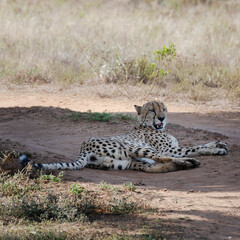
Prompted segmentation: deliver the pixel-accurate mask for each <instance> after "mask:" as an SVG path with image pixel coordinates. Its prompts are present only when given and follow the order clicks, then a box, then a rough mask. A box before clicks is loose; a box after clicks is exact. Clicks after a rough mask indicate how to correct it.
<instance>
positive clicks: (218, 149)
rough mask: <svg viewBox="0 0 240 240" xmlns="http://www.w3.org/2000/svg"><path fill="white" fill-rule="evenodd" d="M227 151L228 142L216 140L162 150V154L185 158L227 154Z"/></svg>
mask: <svg viewBox="0 0 240 240" xmlns="http://www.w3.org/2000/svg"><path fill="white" fill-rule="evenodd" d="M227 152H228V148H227V144H226V143H224V142H221V141H215V142H210V143H207V144H204V145H198V146H194V147H175V148H171V149H168V150H167V151H165V152H162V154H163V155H165V156H170V157H175V158H183V157H198V156H207V155H226V154H227Z"/></svg>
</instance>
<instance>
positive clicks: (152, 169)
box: [129, 158, 200, 173]
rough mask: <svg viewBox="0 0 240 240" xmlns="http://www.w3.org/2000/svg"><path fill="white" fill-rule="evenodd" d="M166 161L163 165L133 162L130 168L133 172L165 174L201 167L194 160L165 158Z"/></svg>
mask: <svg viewBox="0 0 240 240" xmlns="http://www.w3.org/2000/svg"><path fill="white" fill-rule="evenodd" d="M164 160H166V161H164ZM164 160H162V162H161V163H153V164H150V163H147V162H141V161H138V160H132V163H131V165H130V167H129V168H130V169H132V170H140V171H144V172H148V173H164V172H173V171H178V170H186V169H191V168H195V167H198V166H199V165H200V162H199V161H198V160H196V159H193V158H164ZM159 162H160V161H159Z"/></svg>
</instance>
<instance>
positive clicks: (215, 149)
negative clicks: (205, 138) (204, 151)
mask: <svg viewBox="0 0 240 240" xmlns="http://www.w3.org/2000/svg"><path fill="white" fill-rule="evenodd" d="M205 146H206V147H208V148H210V149H212V153H213V155H226V154H227V152H228V146H227V144H226V143H224V142H221V141H215V142H210V143H208V144H206V145H205Z"/></svg>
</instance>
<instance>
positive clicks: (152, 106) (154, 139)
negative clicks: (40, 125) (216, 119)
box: [34, 101, 227, 173]
mask: <svg viewBox="0 0 240 240" xmlns="http://www.w3.org/2000/svg"><path fill="white" fill-rule="evenodd" d="M134 107H135V109H136V111H137V115H138V121H139V126H138V127H136V128H135V129H133V130H132V131H131V132H130V133H128V134H125V135H120V136H114V137H105V138H104V137H99V138H90V139H89V140H87V141H85V142H83V143H82V145H81V149H80V153H79V155H78V157H77V160H76V161H75V162H71V163H50V164H35V165H34V166H35V168H37V169H39V168H40V169H51V170H54V169H61V170H66V169H82V168H84V167H90V168H96V169H106V170H125V169H132V170H141V171H145V172H158V173H160V172H170V171H176V170H181V169H190V168H194V167H197V166H198V165H199V164H200V162H199V161H198V160H196V159H194V158H193V157H197V156H202V155H225V154H227V145H226V144H225V143H223V142H220V141H216V142H210V143H207V144H204V145H198V146H194V147H179V146H178V141H177V139H176V138H175V137H173V136H172V135H169V134H167V133H166V132H165V131H164V130H163V129H164V127H165V126H166V123H167V108H166V106H165V105H164V104H163V103H162V102H159V101H153V102H148V103H146V104H144V105H143V106H136V105H135V106H134Z"/></svg>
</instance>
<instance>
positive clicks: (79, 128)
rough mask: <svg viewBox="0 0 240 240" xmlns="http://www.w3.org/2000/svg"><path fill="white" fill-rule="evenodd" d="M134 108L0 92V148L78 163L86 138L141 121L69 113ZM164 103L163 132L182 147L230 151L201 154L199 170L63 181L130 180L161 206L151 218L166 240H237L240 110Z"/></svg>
mask: <svg viewBox="0 0 240 240" xmlns="http://www.w3.org/2000/svg"><path fill="white" fill-rule="evenodd" d="M140 103H141V102H137V103H136V104H140ZM133 104H135V102H132V101H129V100H127V99H121V98H113V99H110V98H107V99H106V98H100V97H98V96H94V97H91V98H90V96H87V94H85V95H84V96H78V95H75V96H72V95H71V94H69V93H67V94H65V93H64V94H63V93H54V94H49V93H45V94H42V93H29V92H28V93H25V94H23V93H21V94H19V93H17V92H9V93H8V94H4V95H3V94H2V95H1V96H0V148H1V149H4V148H5V149H6V148H8V149H15V150H19V151H29V152H31V153H34V154H33V158H34V159H35V160H36V161H39V162H56V161H73V160H74V159H75V157H76V155H77V154H78V151H79V147H80V145H81V142H82V141H84V140H85V139H87V138H89V137H93V136H111V135H116V134H120V133H125V132H128V131H129V130H131V129H132V128H133V127H134V125H135V124H136V122H133V121H130V120H128V121H119V122H116V123H114V122H110V123H100V122H89V121H86V120H79V121H77V122H73V121H72V120H71V118H70V112H69V109H71V110H74V111H86V110H88V109H91V110H92V111H100V112H101V111H104V110H107V111H108V112H133V111H134V108H133ZM167 106H168V109H169V122H170V123H169V124H168V127H167V130H166V131H167V132H169V133H171V134H173V135H174V136H175V137H177V138H178V140H179V142H180V145H196V144H201V143H207V142H210V141H213V140H222V141H224V142H226V143H228V144H229V154H228V155H226V156H210V157H201V158H199V160H200V161H201V166H200V167H199V168H197V169H193V170H188V171H178V172H172V173H165V174H147V173H144V172H135V171H102V170H93V169H83V170H81V171H66V172H65V179H66V180H68V181H78V182H80V183H81V184H82V185H84V186H88V187H90V188H91V187H94V186H95V185H96V184H98V183H99V182H100V181H103V180H104V181H105V182H108V183H110V184H113V185H122V184H123V183H124V182H132V183H133V184H135V185H136V186H137V191H138V193H139V194H138V195H137V196H138V198H139V199H141V200H146V201H148V202H149V203H150V205H151V206H152V207H156V208H158V214H157V215H156V216H152V217H155V218H156V219H158V220H159V219H160V220H163V221H166V222H168V223H169V225H167V226H166V227H169V226H170V225H171V226H172V227H171V229H170V230H171V232H172V235H169V239H175V238H178V237H179V239H240V157H239V155H240V150H239V146H240V112H239V111H236V110H235V111H231V110H230V109H227V110H225V109H223V108H221V111H219V109H218V106H216V107H215V108H210V107H209V108H207V107H206V106H205V105H196V106H194V105H186V104H185V103H173V102H167ZM66 108H67V109H66ZM124 221H126V220H124ZM129 221H130V220H129ZM156 224H157V223H156ZM160 225H161V224H160V223H159V226H160Z"/></svg>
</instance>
